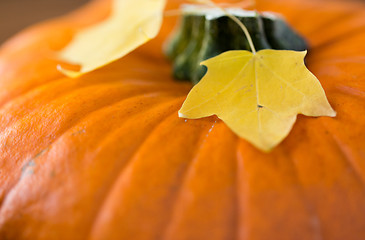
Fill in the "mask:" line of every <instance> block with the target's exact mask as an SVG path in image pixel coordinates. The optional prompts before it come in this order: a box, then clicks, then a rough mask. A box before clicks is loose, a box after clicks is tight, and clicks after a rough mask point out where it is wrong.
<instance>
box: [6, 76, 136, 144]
mask: <svg viewBox="0 0 365 240" xmlns="http://www.w3.org/2000/svg"><path fill="white" fill-rule="evenodd" d="M118 85H122V86H123V85H125V84H124V83H123V82H109V83H96V84H90V85H86V86H83V87H80V88H72V89H71V91H67V92H65V94H62V95H60V96H59V97H56V98H54V99H52V100H51V101H49V102H46V103H45V104H44V105H42V106H40V107H38V108H35V109H34V110H33V111H31V112H29V113H27V114H25V115H24V116H23V117H21V118H19V119H18V120H16V121H15V122H13V124H12V125H8V126H4V127H3V128H2V127H0V138H1V135H2V133H3V132H4V131H5V130H6V129H9V128H12V126H14V125H16V124H17V123H18V122H20V121H22V120H24V119H25V118H28V117H30V116H34V115H38V114H37V110H39V111H42V110H43V108H47V107H48V106H49V105H52V103H54V102H58V101H61V100H62V99H64V98H66V99H67V98H68V97H70V96H76V95H78V92H80V91H81V92H86V91H88V90H93V89H94V88H98V89H99V87H109V86H118ZM130 86H133V84H131V85H130ZM90 92H92V91H90ZM106 104H107V103H106Z"/></svg>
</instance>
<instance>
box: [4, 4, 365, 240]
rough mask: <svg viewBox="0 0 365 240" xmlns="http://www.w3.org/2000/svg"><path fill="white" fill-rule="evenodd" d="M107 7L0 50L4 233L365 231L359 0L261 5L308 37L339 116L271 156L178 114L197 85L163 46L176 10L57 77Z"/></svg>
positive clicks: (278, 235)
mask: <svg viewBox="0 0 365 240" xmlns="http://www.w3.org/2000/svg"><path fill="white" fill-rule="evenodd" d="M179 3H180V1H177V0H176V1H170V2H169V4H168V9H176V8H177V7H178V4H179ZM109 8H110V3H109V1H103V0H99V1H94V2H92V3H90V4H89V5H88V6H86V7H85V8H83V9H81V10H79V11H77V12H74V13H72V14H70V15H67V16H65V17H63V18H59V19H56V20H52V21H48V22H45V23H42V24H39V25H37V26H35V27H32V28H30V29H28V30H26V31H24V32H22V33H20V34H19V35H17V36H16V37H14V38H13V39H11V40H10V41H8V42H7V43H6V44H4V45H3V46H2V48H1V49H0V86H1V88H0V89H1V90H0V106H1V108H0V130H1V133H0V239H4V240H5V239H6V240H9V239H11V240H14V239H17V240H18V239H19V240H24V239H31V240H41V239H44V240H53V239H95V240H96V239H103V240H105V239H108V240H109V239H128V240H130V239H133V240H139V239H146V240H150V239H166V240H183V239H186V240H194V239H199V240H202V239H209V240H213V239H217V240H218V239H220V240H229V239H242V240H266V239H280V240H285V239H293V240H294V239H295V240H298V239H305V240H312V239H313V240H314V239H331V240H335V239H339V240H344V239H346V240H363V239H365V120H364V116H365V105H364V98H365V82H364V76H365V68H364V60H365V59H364V56H365V44H364V43H365V31H364V26H365V5H364V4H363V3H362V2H360V1H354V2H350V1H318V0H307V1H300V0H286V1H284V0H277V1H270V0H258V1H257V8H258V9H260V10H271V11H276V12H279V13H281V14H283V15H284V16H285V17H286V18H287V20H288V21H289V23H290V24H291V25H292V26H293V27H294V28H295V29H297V30H298V31H299V32H300V33H301V34H303V35H304V36H305V37H306V38H307V39H308V40H309V42H310V44H311V50H310V54H309V56H308V58H307V65H308V68H309V69H310V70H311V71H312V72H314V74H315V75H316V76H317V77H318V78H319V79H320V81H321V83H322V85H323V87H324V89H325V91H326V93H327V96H328V99H329V101H330V103H331V104H332V106H333V107H334V109H335V110H336V111H337V113H338V115H337V117H336V118H327V117H320V118H309V117H303V116H299V118H298V120H297V123H296V124H295V126H294V129H293V130H292V132H291V133H290V135H289V137H287V139H286V140H285V141H284V142H283V143H281V144H280V145H279V146H278V147H277V148H276V149H274V151H272V152H271V153H269V154H266V153H263V152H260V151H259V150H257V149H255V148H254V147H253V146H252V145H250V144H249V143H247V142H246V141H244V140H242V139H239V138H237V136H235V135H234V134H233V133H232V132H231V131H230V130H229V129H228V128H227V127H226V126H225V124H223V123H222V122H221V121H219V120H218V119H217V118H215V117H210V118H206V119H200V120H187V121H185V120H183V119H180V118H178V114H177V110H178V109H179V108H180V106H181V104H182V102H183V101H184V99H185V97H186V94H187V93H188V91H189V90H190V88H191V85H190V84H189V83H181V82H176V81H174V80H173V79H172V78H171V77H170V74H171V66H170V65H169V63H168V62H167V61H166V60H165V58H164V57H163V55H162V53H161V45H162V43H163V41H164V40H165V39H166V37H167V34H168V33H169V32H170V31H171V28H172V27H173V26H174V24H175V20H176V19H175V18H166V19H165V23H164V26H163V29H162V31H161V33H160V35H159V36H158V38H156V39H155V40H153V41H152V42H150V43H148V44H147V45H145V46H143V47H141V48H139V49H138V50H136V51H135V52H133V53H131V54H129V55H128V56H126V57H125V58H123V59H121V60H119V61H117V62H115V63H113V64H111V65H109V66H106V67H104V68H102V69H99V70H97V71H94V72H92V73H89V74H87V75H85V76H83V77H81V78H78V79H69V78H66V77H64V76H63V75H61V74H60V73H59V72H58V71H57V70H56V64H57V61H56V60H54V58H53V56H52V52H51V50H58V49H61V48H62V47H64V46H65V45H66V44H67V43H68V42H69V41H70V39H71V38H72V36H73V34H74V33H75V32H76V31H77V30H78V29H80V28H83V27H85V26H88V25H90V24H92V23H96V22H98V21H100V20H101V19H103V18H105V17H106V16H107V15H108V13H109V11H110V9H109Z"/></svg>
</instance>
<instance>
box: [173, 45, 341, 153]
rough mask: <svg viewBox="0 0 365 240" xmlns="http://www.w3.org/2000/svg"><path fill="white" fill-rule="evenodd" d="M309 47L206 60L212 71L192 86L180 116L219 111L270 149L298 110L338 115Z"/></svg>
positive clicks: (260, 145) (249, 137)
mask: <svg viewBox="0 0 365 240" xmlns="http://www.w3.org/2000/svg"><path fill="white" fill-rule="evenodd" d="M305 55H306V52H295V51H287V50H261V51H259V52H257V53H256V54H253V53H251V52H249V51H228V52H225V53H222V54H221V55H219V56H216V57H214V58H211V59H208V60H206V61H204V62H202V64H203V65H206V66H207V67H208V72H207V74H206V75H205V76H204V77H203V79H202V80H201V81H200V82H199V83H198V84H197V85H196V86H195V87H194V88H193V89H192V90H191V91H190V93H189V95H188V97H187V99H186V100H185V102H184V104H183V106H182V108H181V109H180V111H179V116H180V117H183V118H190V119H196V118H202V117H207V116H211V115H217V116H218V117H219V118H220V119H222V120H223V121H224V122H225V123H226V124H227V125H228V127H229V128H231V129H232V130H233V131H234V132H235V133H236V134H237V135H239V136H240V137H242V138H244V139H246V140H248V141H249V142H251V143H252V144H253V145H255V146H256V147H257V148H259V149H261V150H263V151H269V150H271V149H272V148H274V147H275V146H276V145H277V144H279V143H280V142H281V141H282V140H283V139H284V138H285V137H286V136H287V135H288V134H289V132H290V130H291V128H292V126H293V124H294V122H295V120H296V116H297V114H304V115H307V116H331V117H334V116H336V112H335V111H334V110H333V109H332V108H331V106H330V104H329V103H328V101H327V98H326V95H325V93H324V90H323V89H322V86H321V84H320V83H319V81H318V79H317V78H316V77H315V76H314V75H313V74H312V73H311V72H310V71H309V70H308V69H307V68H306V67H305V65H304V57H305Z"/></svg>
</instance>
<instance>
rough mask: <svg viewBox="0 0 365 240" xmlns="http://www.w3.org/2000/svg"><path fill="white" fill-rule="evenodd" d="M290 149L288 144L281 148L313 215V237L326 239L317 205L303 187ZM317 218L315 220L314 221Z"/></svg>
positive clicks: (305, 203)
mask: <svg viewBox="0 0 365 240" xmlns="http://www.w3.org/2000/svg"><path fill="white" fill-rule="evenodd" d="M288 150H290V149H289V148H288V146H285V145H284V146H283V149H282V150H281V152H282V155H283V156H285V158H286V159H287V160H288V163H290V165H291V168H292V171H293V173H294V174H293V177H294V178H295V180H296V182H297V183H298V187H297V189H298V191H299V192H300V195H301V198H302V199H303V201H302V202H303V205H304V206H305V208H306V210H307V212H308V214H309V216H311V221H310V223H309V225H310V227H311V229H313V230H312V231H313V235H314V236H313V239H317V240H324V239H325V237H324V233H323V229H322V224H321V220H320V219H321V218H320V215H319V212H318V209H317V206H316V205H315V203H313V201H312V200H311V199H310V197H309V195H308V193H307V191H306V189H305V188H304V187H303V183H302V181H301V178H300V177H299V173H298V169H299V167H298V166H297V165H296V163H295V159H294V158H293V157H292V156H287V155H286V152H290V151H288ZM313 219H315V221H313Z"/></svg>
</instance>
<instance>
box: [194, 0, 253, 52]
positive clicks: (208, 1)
mask: <svg viewBox="0 0 365 240" xmlns="http://www.w3.org/2000/svg"><path fill="white" fill-rule="evenodd" d="M192 1H193V2H196V3H203V4H206V5H208V6H211V7H215V8H219V9H220V10H222V11H223V12H224V14H226V16H227V17H229V18H230V19H232V20H233V21H234V22H235V23H237V24H238V26H239V27H240V28H241V29H242V31H243V32H244V34H245V36H246V38H247V41H248V44H249V45H250V48H251V51H252V53H253V54H256V48H255V46H254V44H253V41H252V38H251V35H250V33H249V32H248V30H247V28H246V26H245V25H244V24H243V23H242V22H241V21H240V20H239V19H238V18H237V17H235V16H233V15H232V14H230V13H229V12H228V11H227V10H225V9H224V8H222V7H220V6H219V5H218V4H216V3H214V2H213V1H211V0H192Z"/></svg>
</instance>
